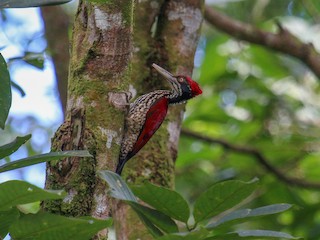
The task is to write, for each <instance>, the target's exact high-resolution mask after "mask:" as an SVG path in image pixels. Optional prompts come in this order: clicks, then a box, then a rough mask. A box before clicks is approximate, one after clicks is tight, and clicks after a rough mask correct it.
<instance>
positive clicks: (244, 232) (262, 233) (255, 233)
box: [234, 230, 297, 239]
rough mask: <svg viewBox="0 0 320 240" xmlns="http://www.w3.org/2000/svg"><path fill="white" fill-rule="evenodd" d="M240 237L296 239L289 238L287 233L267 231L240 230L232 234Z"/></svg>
mask: <svg viewBox="0 0 320 240" xmlns="http://www.w3.org/2000/svg"><path fill="white" fill-rule="evenodd" d="M234 233H236V234H238V235H239V236H240V237H259V238H261V237H267V238H269V237H276V238H285V239H297V238H296V237H293V236H291V235H290V234H288V233H284V232H277V231H269V230H242V231H236V232H234Z"/></svg>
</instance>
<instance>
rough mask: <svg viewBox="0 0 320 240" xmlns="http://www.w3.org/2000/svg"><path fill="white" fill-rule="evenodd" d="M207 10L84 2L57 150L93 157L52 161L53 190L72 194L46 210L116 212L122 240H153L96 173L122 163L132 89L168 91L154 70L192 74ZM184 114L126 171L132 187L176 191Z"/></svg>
mask: <svg viewBox="0 0 320 240" xmlns="http://www.w3.org/2000/svg"><path fill="white" fill-rule="evenodd" d="M202 12H203V0H186V1H178V0H167V1H154V0H145V1H136V2H135V6H134V7H133V1H129V0H121V1H116V0H114V1H108V2H107V3H103V4H102V3H100V2H99V3H93V2H92V3H89V2H87V1H80V3H79V7H78V12H77V14H76V19H75V25H74V30H73V39H72V44H71V45H72V53H71V61H70V74H69V86H68V104H67V111H66V119H65V122H64V123H63V124H62V126H61V127H60V128H59V129H58V130H57V132H56V134H55V136H54V139H53V143H52V149H53V150H71V149H88V150H89V151H90V152H91V153H92V154H93V156H94V158H93V159H79V158H67V159H64V160H63V161H59V162H50V163H48V165H47V179H46V188H49V189H65V190H66V191H67V193H68V196H67V197H66V198H65V199H64V200H63V201H47V202H45V203H44V204H43V206H44V208H45V209H46V210H48V211H51V212H57V213H60V214H64V215H71V216H81V215H91V216H94V217H98V218H105V217H107V216H109V215H110V212H111V210H112V212H113V217H114V222H115V228H116V232H117V239H118V240H126V239H138V238H139V239H152V238H151V236H150V235H149V234H148V233H147V231H146V230H145V228H144V226H142V224H140V221H139V220H137V216H136V215H135V214H134V213H133V212H132V211H131V210H130V209H129V208H128V207H127V206H125V205H124V204H123V203H119V202H115V201H114V202H113V203H112V202H111V199H110V198H109V197H107V194H106V186H105V184H103V183H102V182H101V181H100V180H99V178H97V177H96V172H97V171H98V170H100V169H112V170H113V169H114V167H115V165H116V163H117V158H118V153H119V147H120V146H119V145H120V142H121V138H122V135H123V122H124V121H123V120H124V109H122V108H121V106H122V105H124V104H125V103H126V102H127V94H126V93H125V92H128V91H129V90H130V91H131V93H132V95H133V97H136V96H139V95H141V94H143V93H146V92H149V91H152V90H155V89H164V88H167V86H166V85H165V80H163V79H162V78H158V77H156V76H157V75H156V74H155V72H154V71H153V70H151V68H150V66H151V64H152V63H153V62H155V63H157V64H159V65H160V66H163V67H165V68H166V69H168V70H169V71H172V72H173V73H179V74H187V75H191V73H192V68H193V57H194V53H195V50H196V46H197V41H198V37H199V31H200V27H201V23H202V19H203V17H202ZM133 15H134V19H135V21H134V24H133ZM132 33H133V38H132ZM183 113H184V105H177V106H173V107H170V110H169V113H168V116H167V118H166V120H165V122H164V123H163V125H162V126H161V128H160V129H159V130H158V131H157V133H156V134H155V135H154V136H153V138H152V139H151V140H150V142H149V143H148V144H147V145H146V146H145V147H144V148H143V149H142V150H141V151H140V152H139V153H138V154H137V156H136V157H134V159H132V160H130V161H129V163H128V164H127V165H126V166H125V169H124V173H123V177H125V178H126V179H127V181H129V182H134V183H139V182H142V181H143V180H145V179H148V180H149V181H152V182H154V183H157V184H160V185H163V186H168V187H173V185H174V162H175V159H176V156H177V146H178V139H179V134H180V126H181V121H182V117H183ZM111 206H112V207H111ZM111 208H112V209H111ZM137 223H139V224H137ZM132 226H134V227H132ZM106 234H107V233H106V231H105V232H101V233H100V236H99V237H100V238H106Z"/></svg>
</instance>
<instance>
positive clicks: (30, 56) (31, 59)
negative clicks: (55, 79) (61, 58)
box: [23, 52, 44, 70]
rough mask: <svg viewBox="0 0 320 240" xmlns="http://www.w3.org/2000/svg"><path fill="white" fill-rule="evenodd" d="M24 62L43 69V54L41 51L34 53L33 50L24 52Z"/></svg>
mask: <svg viewBox="0 0 320 240" xmlns="http://www.w3.org/2000/svg"><path fill="white" fill-rule="evenodd" d="M23 59H24V60H25V61H26V63H28V64H30V65H32V66H34V67H36V68H38V69H40V70H43V68H44V56H43V53H34V52H25V56H24V58H23Z"/></svg>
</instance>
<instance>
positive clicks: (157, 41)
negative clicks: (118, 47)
mask: <svg viewBox="0 0 320 240" xmlns="http://www.w3.org/2000/svg"><path fill="white" fill-rule="evenodd" d="M203 4H204V1H203V0H185V1H179V0H168V1H153V0H145V1H138V2H137V3H136V5H135V11H134V15H135V18H134V19H135V23H134V41H133V43H134V54H133V60H132V66H133V67H132V81H131V84H132V86H130V88H131V89H132V90H133V92H134V93H137V96H139V95H141V94H143V93H146V92H150V91H152V90H155V89H165V88H168V86H167V85H166V82H165V80H163V79H162V78H161V77H160V78H155V76H156V75H155V73H154V71H152V70H151V69H150V66H151V64H152V63H153V62H155V63H158V64H159V65H161V66H163V67H165V68H166V69H168V70H170V71H172V72H173V73H179V74H186V75H191V74H192V69H193V59H194V54H195V50H196V47H197V43H198V38H199V34H200V27H201V23H202V20H203V15H202V12H203ZM183 114H184V105H176V106H171V107H170V108H169V113H168V116H167V118H166V120H165V121H164V123H163V124H162V126H161V127H160V129H159V130H158V131H157V132H156V133H155V135H154V136H153V137H152V138H151V140H150V141H149V142H148V143H147V144H146V146H144V148H143V149H141V151H140V152H139V153H138V154H137V155H136V156H135V157H134V159H132V160H130V161H129V162H128V164H127V165H126V167H125V169H124V172H123V175H124V176H125V177H126V178H127V181H129V182H134V183H139V182H142V181H144V180H146V179H148V180H149V181H152V182H154V183H157V184H160V185H163V186H167V187H173V185H174V162H175V160H176V157H177V148H178V140H179V135H180V127H181V122H182V117H183ZM114 212H115V223H116V224H115V226H116V232H117V236H118V238H117V239H118V240H127V239H141V240H147V239H152V237H151V236H150V235H149V234H148V233H147V231H146V229H145V228H144V227H143V226H142V224H141V223H140V221H139V220H138V217H137V216H136V215H135V214H134V212H133V211H132V210H131V209H130V208H128V207H127V206H124V204H121V203H119V204H118V205H117V206H116V207H115V210H114ZM133 223H134V229H132V226H133Z"/></svg>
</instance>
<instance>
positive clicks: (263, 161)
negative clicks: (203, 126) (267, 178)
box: [181, 129, 320, 189]
mask: <svg viewBox="0 0 320 240" xmlns="http://www.w3.org/2000/svg"><path fill="white" fill-rule="evenodd" d="M181 133H182V134H183V135H184V136H186V137H192V138H196V139H198V140H200V141H203V142H207V143H214V144H219V145H221V146H222V147H223V148H225V149H227V150H231V151H234V152H237V153H240V154H245V155H251V156H252V157H254V158H255V159H256V160H257V162H258V163H259V164H260V165H262V166H263V167H264V168H265V169H266V170H267V171H269V172H270V173H272V174H273V175H274V176H276V177H277V178H278V179H279V180H281V181H283V182H285V183H287V184H289V185H293V186H297V187H303V188H309V189H319V188H320V183H316V182H308V181H305V180H302V179H298V178H294V177H289V176H286V175H285V174H284V173H283V172H281V171H280V170H279V169H277V168H275V167H274V166H272V164H271V163H270V161H269V160H268V159H267V158H266V157H265V156H264V155H263V154H262V153H261V152H259V151H258V150H257V149H254V148H250V147H246V146H239V145H235V144H232V143H229V142H227V141H225V140H221V139H217V138H212V137H207V136H203V135H201V134H199V133H195V132H193V131H190V130H187V129H182V130H181Z"/></svg>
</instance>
